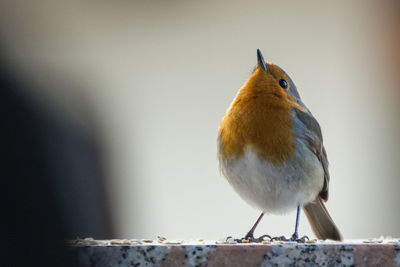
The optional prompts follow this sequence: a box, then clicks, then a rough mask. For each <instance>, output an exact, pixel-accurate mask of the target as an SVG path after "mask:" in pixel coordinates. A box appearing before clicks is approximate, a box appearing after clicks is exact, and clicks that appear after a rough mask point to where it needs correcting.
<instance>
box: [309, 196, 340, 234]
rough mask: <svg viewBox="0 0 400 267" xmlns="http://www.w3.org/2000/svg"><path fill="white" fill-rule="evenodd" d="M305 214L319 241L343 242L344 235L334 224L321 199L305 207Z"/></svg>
mask: <svg viewBox="0 0 400 267" xmlns="http://www.w3.org/2000/svg"><path fill="white" fill-rule="evenodd" d="M303 210H304V213H305V214H306V216H307V219H308V221H309V222H310V225H311V229H312V231H313V232H314V234H315V235H316V236H317V238H318V239H323V240H325V239H332V240H336V241H342V240H343V238H342V235H341V233H340V231H339V229H338V228H337V226H336V224H335V223H334V222H333V220H332V218H331V216H330V215H329V213H328V210H327V209H326V207H325V205H324V203H323V202H322V200H321V198H319V197H318V198H317V199H316V200H315V201H314V202H310V203H308V204H306V205H304V206H303Z"/></svg>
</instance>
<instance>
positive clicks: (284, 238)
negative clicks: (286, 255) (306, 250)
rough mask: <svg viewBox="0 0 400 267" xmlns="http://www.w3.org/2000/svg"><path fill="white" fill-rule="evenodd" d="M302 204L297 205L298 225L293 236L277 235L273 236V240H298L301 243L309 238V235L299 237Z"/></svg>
mask: <svg viewBox="0 0 400 267" xmlns="http://www.w3.org/2000/svg"><path fill="white" fill-rule="evenodd" d="M300 208H301V207H300V205H299V206H297V215H296V225H295V228H294V234H293V235H292V237H291V238H289V239H287V238H286V237H285V236H277V237H273V238H272V239H271V240H276V241H296V242H299V243H304V242H305V241H306V240H307V239H309V238H308V236H303V237H302V238H299V234H298V231H297V230H298V228H299V219H300Z"/></svg>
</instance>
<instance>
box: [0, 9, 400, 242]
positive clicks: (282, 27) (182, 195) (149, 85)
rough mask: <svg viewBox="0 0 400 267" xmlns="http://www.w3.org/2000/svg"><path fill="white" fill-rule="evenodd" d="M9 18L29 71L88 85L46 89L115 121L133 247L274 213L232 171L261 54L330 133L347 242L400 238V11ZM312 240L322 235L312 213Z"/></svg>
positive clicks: (118, 181) (208, 233) (114, 179)
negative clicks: (225, 134)
mask: <svg viewBox="0 0 400 267" xmlns="http://www.w3.org/2000/svg"><path fill="white" fill-rule="evenodd" d="M67 2H68V3H67ZM396 8H397V9H396ZM0 10H1V11H0V13H1V14H0V15H1V16H0V31H1V34H2V36H3V42H4V43H5V45H6V46H5V47H6V48H7V49H8V55H9V56H10V58H11V60H12V62H14V64H16V66H18V67H19V68H20V69H21V72H24V73H26V75H27V77H28V76H29V77H31V79H35V80H36V82H38V83H42V84H45V85H46V84H51V82H54V81H57V79H59V77H64V78H63V79H65V77H67V78H69V79H70V80H72V81H74V82H76V83H80V84H84V86H82V87H84V88H85V89H84V90H83V91H70V90H69V89H68V87H66V89H65V90H60V91H57V92H54V91H52V90H51V89H49V90H46V91H45V92H43V95H46V96H50V99H51V101H54V102H55V103H58V104H59V105H62V106H64V107H65V108H66V109H67V110H69V111H70V112H71V114H72V115H73V116H76V117H77V118H79V119H81V120H83V121H84V120H85V117H84V116H82V115H85V114H84V113H85V107H82V102H81V101H80V100H81V98H83V97H85V99H86V101H88V103H89V104H90V105H91V106H92V109H94V111H95V112H96V114H97V116H98V118H99V119H100V121H101V128H100V129H101V130H102V133H101V134H102V135H103V136H104V140H105V144H106V148H107V150H106V155H107V159H108V160H109V165H108V167H109V181H108V183H109V190H110V193H111V194H112V201H113V212H114V219H115V221H116V223H117V227H118V229H117V230H118V233H119V234H118V235H119V237H126V238H144V237H146V238H154V237H155V236H157V235H164V236H167V237H168V238H197V237H199V238H220V237H223V236H226V235H234V236H237V237H238V236H241V235H243V234H244V233H245V232H246V231H247V230H248V229H249V228H250V226H251V225H252V223H253V222H254V221H255V219H256V218H257V216H258V215H259V212H258V211H257V210H254V209H253V208H251V207H250V206H248V205H247V204H246V203H244V202H243V201H242V200H241V199H240V198H239V197H238V196H237V195H236V194H235V193H234V192H233V190H232V189H231V188H230V186H229V185H228V183H227V182H226V181H225V180H224V179H223V178H222V176H221V175H220V173H219V171H218V164H217V157H216V134H217V129H218V125H219V122H220V120H221V118H222V116H223V114H224V112H225V110H226V109H227V108H228V106H229V104H230V102H231V101H232V99H233V97H234V96H235V94H236V92H237V90H238V89H239V88H240V87H241V86H242V84H243V83H244V82H245V81H246V79H247V77H248V76H249V74H250V73H251V71H252V68H253V67H254V66H255V64H256V48H260V49H261V50H262V51H263V54H264V57H265V58H266V59H267V60H269V61H271V62H274V63H276V64H278V65H280V66H281V67H282V68H284V69H285V70H286V71H287V72H288V73H289V74H290V75H291V77H292V79H293V80H294V82H295V83H296V84H297V87H298V89H299V91H300V94H301V96H302V98H303V100H304V102H305V103H306V104H307V106H308V107H309V108H310V109H311V110H312V112H313V114H314V115H315V116H316V118H317V119H318V120H319V122H320V124H321V126H322V130H323V134H324V139H325V146H326V149H327V151H328V158H329V160H330V163H331V167H330V172H331V184H330V190H331V191H330V200H329V202H328V204H327V206H328V208H329V210H330V212H331V215H332V217H333V218H334V219H335V221H336V223H337V225H338V226H339V227H340V229H341V230H342V232H343V235H344V236H345V237H346V238H361V237H372V236H379V235H392V236H400V228H399V227H398V222H399V220H400V212H399V208H398V203H400V194H399V193H398V192H399V188H400V179H399V174H400V164H399V163H400V145H399V144H400V143H399V140H398V136H399V135H400V120H399V118H400V106H399V101H400V93H399V88H400V86H399V85H400V82H399V76H398V74H399V71H398V68H396V66H397V67H398V66H399V65H398V63H399V61H397V62H396V60H398V59H399V51H398V50H396V49H398V48H397V46H396V45H393V43H397V44H398V43H399V42H398V41H399V39H395V36H393V34H396V33H397V30H396V29H398V26H399V25H400V24H399V16H398V15H399V9H398V4H396V3H395V2H384V1H380V2H378V1H330V2H328V1H324V2H321V1H301V2H300V1H298V2H294V1H242V2H240V1H226V2H217V3H216V2H215V1H208V2H206V1H137V2H134V3H128V1H112V4H111V2H110V3H108V4H106V3H105V2H102V3H99V2H98V1H87V2H83V1H82V2H69V1H65V3H57V4H56V3H54V2H53V1H48V2H47V1H39V2H37V1H35V4H34V3H33V2H32V3H28V4H27V3H24V4H22V3H21V4H19V2H17V1H9V2H4V3H3V4H2V8H0ZM395 23H397V26H396V24H395ZM397 38H398V36H397ZM391 49H392V50H391ZM396 55H397V58H396ZM396 64H397V65H396ZM49 73H51V75H48V74H49ZM44 87H46V86H44ZM49 88H51V87H50V86H49ZM44 99H46V101H49V100H48V99H47V98H44ZM86 119H88V118H86ZM294 219H295V214H294V213H291V214H289V215H286V216H266V217H264V219H263V221H262V223H261V224H260V227H259V229H258V233H260V234H261V233H269V234H272V235H281V234H285V235H290V234H291V232H292V230H293V226H294ZM300 231H301V234H307V235H312V234H311V230H310V228H309V226H308V223H307V222H306V220H305V219H304V217H303V218H302V220H301V225H300Z"/></svg>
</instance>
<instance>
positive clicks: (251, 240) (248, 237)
mask: <svg viewBox="0 0 400 267" xmlns="http://www.w3.org/2000/svg"><path fill="white" fill-rule="evenodd" d="M266 237H268V238H269V239H270V240H272V238H271V236H270V235H262V236H260V237H258V238H255V237H254V236H253V234H247V235H246V236H245V237H244V238H240V239H235V241H236V242H238V243H243V242H242V240H247V241H249V243H260V242H262V241H264V240H265V239H264V238H266Z"/></svg>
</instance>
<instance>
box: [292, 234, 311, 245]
mask: <svg viewBox="0 0 400 267" xmlns="http://www.w3.org/2000/svg"><path fill="white" fill-rule="evenodd" d="M307 240H310V238H308V236H306V235H305V236H303V237H301V238H297V239H296V240H295V241H296V242H297V243H305V242H306V241H307Z"/></svg>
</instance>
